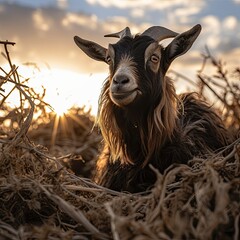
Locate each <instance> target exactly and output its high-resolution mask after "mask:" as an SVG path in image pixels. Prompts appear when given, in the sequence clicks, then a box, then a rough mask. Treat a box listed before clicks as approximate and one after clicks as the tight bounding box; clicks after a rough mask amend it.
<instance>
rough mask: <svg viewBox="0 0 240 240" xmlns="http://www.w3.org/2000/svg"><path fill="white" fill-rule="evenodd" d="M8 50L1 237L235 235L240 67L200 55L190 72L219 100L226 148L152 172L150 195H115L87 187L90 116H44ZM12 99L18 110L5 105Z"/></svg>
mask: <svg viewBox="0 0 240 240" xmlns="http://www.w3.org/2000/svg"><path fill="white" fill-rule="evenodd" d="M9 44H13V43H11V42H1V45H2V47H3V49H4V53H3V55H4V57H5V58H6V61H7V63H8V64H9V67H10V71H6V70H5V69H3V68H1V69H0V71H1V73H0V94H1V97H0V100H1V102H0V106H1V108H0V120H1V128H0V146H1V152H0V239H9V240H10V239H11V240H15V239H21V240H25V239H51V240H57V239H76V240H77V239H81V240H82V239H115V240H120V239H121V240H122V239H135V240H141V239H142V240H143V239H144V240H145V239H149V240H150V239H156V240H157V239H204V240H205V239H234V240H237V239H239V238H240V227H239V226H240V135H239V130H240V117H239V116H240V68H236V69H234V71H232V72H230V71H228V70H226V68H225V65H224V64H223V62H221V61H218V60H216V59H214V57H213V56H211V54H210V53H209V51H206V55H204V56H203V66H202V69H201V70H200V71H199V72H198V73H197V74H198V80H199V81H198V83H197V89H198V92H199V93H200V94H201V95H202V97H203V98H208V96H209V95H211V96H212V97H215V98H216V99H218V102H219V104H220V107H219V108H218V109H216V111H218V112H219V115H221V116H222V118H223V120H224V122H225V124H226V127H227V128H228V130H229V134H230V135H231V137H232V138H233V139H234V140H233V143H232V144H231V145H229V146H226V148H225V149H222V151H221V152H218V153H216V154H214V155H209V156H205V157H204V158H197V157H196V158H194V159H192V160H191V161H190V162H189V164H188V165H176V166H172V167H170V168H169V169H167V171H166V172H165V173H164V174H163V175H161V174H160V173H159V172H158V171H157V170H156V169H153V171H154V172H155V173H156V175H157V179H158V180H157V182H156V184H155V186H154V188H153V189H152V190H151V191H148V192H144V193H141V194H130V193H120V192H114V191H112V190H110V189H106V188H103V187H101V186H98V185H96V184H95V183H94V182H92V181H91V180H90V176H91V175H92V174H94V165H95V162H96V159H97V156H98V154H99V151H100V149H101V144H102V137H101V135H100V133H99V131H98V129H97V128H96V127H94V118H93V116H91V114H90V112H86V110H85V109H84V108H79V107H75V108H72V109H71V110H70V111H69V113H68V114H65V115H63V116H58V115H57V114H54V113H53V112H51V111H47V110H46V109H49V106H48V104H47V103H45V102H44V91H43V92H42V93H36V92H35V91H34V89H32V88H29V87H28V79H25V78H24V76H20V75H19V74H18V69H17V66H15V65H14V64H13V63H12V61H11V57H10V55H9V52H8V46H9ZM207 65H211V66H212V67H213V68H214V69H215V72H214V74H213V75H210V76H209V75H208V74H206V73H205V67H206V66H207ZM175 76H176V77H182V78H184V76H179V75H177V74H175ZM185 80H186V81H189V80H188V79H185ZM9 84H11V86H12V88H11V89H10V90H9V91H6V86H7V85H9ZM13 92H17V94H18V97H19V106H15V107H13V106H9V104H8V98H9V96H10V95H11V94H13Z"/></svg>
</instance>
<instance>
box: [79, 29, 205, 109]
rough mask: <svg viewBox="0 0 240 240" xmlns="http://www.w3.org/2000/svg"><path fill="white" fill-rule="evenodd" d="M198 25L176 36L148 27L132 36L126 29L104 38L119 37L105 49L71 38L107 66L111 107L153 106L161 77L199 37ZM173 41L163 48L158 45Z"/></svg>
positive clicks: (162, 77) (88, 53)
mask: <svg viewBox="0 0 240 240" xmlns="http://www.w3.org/2000/svg"><path fill="white" fill-rule="evenodd" d="M200 31H201V26H200V25H196V26H194V27H193V28H191V29H190V30H188V31H186V32H184V33H182V34H177V33H175V32H173V31H171V30H169V29H166V28H164V27H158V26H154V27H150V28H149V29H147V30H146V31H145V32H143V33H142V34H140V35H136V36H135V37H133V36H132V35H131V32H130V29H129V28H128V27H127V28H125V29H124V30H123V31H121V32H119V33H115V34H109V35H105V36H106V37H118V38H120V40H119V41H118V42H117V43H115V44H109V46H108V49H106V48H104V47H102V46H100V45H99V44H97V43H95V42H92V41H88V40H85V39H82V38H80V37H78V36H75V37H74V40H75V43H76V44H77V46H78V47H79V48H80V49H81V50H83V52H85V53H86V54H87V55H88V56H89V57H91V58H93V59H95V60H98V61H103V62H106V63H107V64H108V65H109V69H110V76H109V95H110V98H111V100H112V102H113V103H114V104H116V105H117V106H119V107H121V108H126V107H128V106H130V105H134V104H136V103H140V104H141V102H146V99H147V102H149V104H151V105H155V104H156V103H157V102H158V101H159V98H160V97H161V93H162V87H163V86H162V85H163V84H164V83H163V81H164V76H165V73H166V71H167V69H168V68H169V66H170V64H171V62H172V61H173V60H174V59H175V58H176V57H178V56H180V55H182V54H184V53H186V52H187V51H188V50H189V49H190V47H191V46H192V44H193V42H194V41H195V40H196V38H197V37H198V35H199V33H200ZM166 38H174V39H173V41H172V42H171V43H170V44H169V45H168V46H167V47H165V48H163V47H162V46H161V45H159V42H160V41H161V40H163V39H166Z"/></svg>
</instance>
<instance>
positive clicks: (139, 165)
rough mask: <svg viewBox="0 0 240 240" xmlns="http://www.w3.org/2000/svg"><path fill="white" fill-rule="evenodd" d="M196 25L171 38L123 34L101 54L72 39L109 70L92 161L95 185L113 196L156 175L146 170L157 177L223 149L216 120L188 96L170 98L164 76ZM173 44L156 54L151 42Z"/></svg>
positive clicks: (153, 32)
mask: <svg viewBox="0 0 240 240" xmlns="http://www.w3.org/2000/svg"><path fill="white" fill-rule="evenodd" d="M200 31H201V25H199V24H198V25H196V26H194V27H193V28H191V29H190V30H188V31H186V32H183V33H181V34H178V33H176V32H173V31H171V30H169V29H167V28H164V27H160V26H153V27H150V28H149V29H147V30H146V31H144V32H143V33H142V34H138V35H136V36H133V35H132V34H131V31H130V29H129V28H128V27H127V28H125V29H124V30H122V31H121V32H119V33H115V34H109V35H105V36H106V37H118V38H120V40H119V41H118V42H117V43H115V44H109V46H108V49H106V48H104V47H102V46H100V45H99V44H97V43H95V42H92V41H88V40H85V39H82V38H80V37H78V36H75V37H74V41H75V43H76V44H77V46H78V47H79V48H80V49H81V50H82V51H83V52H84V53H86V54H87V55H88V56H89V57H91V58H93V59H94V60H98V61H103V62H105V63H107V64H108V65H109V77H108V78H107V79H106V81H105V83H104V85H103V89H102V92H101V95H100V98H99V110H98V116H97V123H98V124H99V126H100V129H101V133H102V135H103V138H104V142H105V146H104V148H103V151H102V153H101V155H100V157H99V160H98V162H97V167H96V168H97V174H96V176H95V180H96V182H97V183H98V184H100V185H103V186H105V187H107V188H110V189H113V190H117V191H128V192H139V191H145V190H146V189H148V188H149V187H151V186H152V185H153V184H154V183H155V181H156V176H155V173H154V172H153V171H152V169H151V167H150V166H149V165H150V164H151V165H152V166H153V167H154V168H156V169H158V170H159V171H160V172H161V173H163V172H164V170H166V169H167V168H168V167H169V166H170V165H172V164H178V163H179V164H187V162H188V161H189V160H190V159H192V158H193V157H194V156H200V155H203V154H207V153H210V152H213V151H215V150H217V149H219V148H221V147H223V146H225V145H226V144H227V137H226V130H225V128H224V126H223V123H222V122H221V119H220V118H219V117H218V116H217V114H216V113H214V111H213V110H212V109H211V108H210V107H209V106H208V105H207V104H206V103H205V102H204V101H202V100H200V98H199V97H198V96H197V95H196V93H186V94H181V95H179V96H178V95H177V94H176V92H175V88H174V86H173V82H172V80H171V79H169V78H168V77H167V76H166V72H167V70H168V68H169V66H170V64H171V62H172V61H173V60H174V59H175V58H176V57H178V56H180V55H182V54H184V53H186V52H187V51H188V50H189V49H190V47H191V46H192V44H193V42H194V41H195V40H196V38H197V37H198V35H199V34H200ZM166 38H174V39H173V40H172V42H171V43H169V45H167V46H166V47H163V46H161V45H160V44H159V42H160V41H161V40H163V39H166Z"/></svg>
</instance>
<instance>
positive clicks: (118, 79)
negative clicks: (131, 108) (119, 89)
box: [113, 75, 130, 85]
mask: <svg viewBox="0 0 240 240" xmlns="http://www.w3.org/2000/svg"><path fill="white" fill-rule="evenodd" d="M129 81H130V80H129V78H128V77H127V76H125V75H117V76H115V77H114V78H113V83H114V84H116V85H124V84H127V83H129Z"/></svg>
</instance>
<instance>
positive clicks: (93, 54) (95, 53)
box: [74, 36, 107, 62]
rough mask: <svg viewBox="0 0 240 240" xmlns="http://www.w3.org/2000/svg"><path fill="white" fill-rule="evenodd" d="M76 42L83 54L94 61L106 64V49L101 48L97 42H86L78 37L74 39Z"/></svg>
mask: <svg viewBox="0 0 240 240" xmlns="http://www.w3.org/2000/svg"><path fill="white" fill-rule="evenodd" d="M74 41H75V43H76V44H77V46H78V47H79V48H80V49H81V50H82V51H83V52H85V53H86V54H87V55H88V56H89V57H90V58H93V59H94V60H97V61H103V62H106V52H107V49H106V48H104V47H102V46H100V45H99V44H97V43H95V42H92V41H88V40H85V39H83V38H80V37H78V36H75V37H74Z"/></svg>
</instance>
